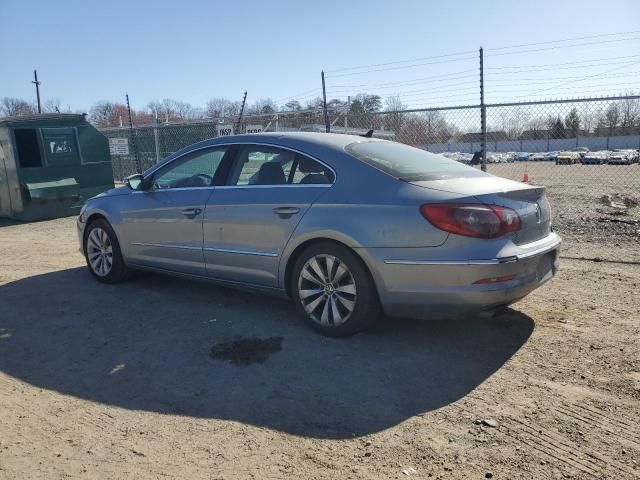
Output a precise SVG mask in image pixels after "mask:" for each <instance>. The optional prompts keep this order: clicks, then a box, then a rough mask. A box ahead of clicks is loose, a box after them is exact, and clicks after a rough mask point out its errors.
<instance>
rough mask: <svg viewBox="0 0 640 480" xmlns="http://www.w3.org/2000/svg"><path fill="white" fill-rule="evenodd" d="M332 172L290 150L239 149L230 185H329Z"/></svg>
mask: <svg viewBox="0 0 640 480" xmlns="http://www.w3.org/2000/svg"><path fill="white" fill-rule="evenodd" d="M333 181H334V175H333V172H332V171H331V170H330V169H329V168H328V167H326V166H324V165H323V164H321V163H319V162H316V161H315V160H313V159H311V158H309V157H306V156H304V155H301V154H299V153H296V152H292V151H290V150H285V149H281V148H277V147H269V146H261V145H249V146H245V147H242V148H241V149H240V151H239V153H238V160H237V162H236V166H235V169H234V172H233V174H232V175H231V180H230V182H229V183H230V184H231V185H304V184H331V183H333Z"/></svg>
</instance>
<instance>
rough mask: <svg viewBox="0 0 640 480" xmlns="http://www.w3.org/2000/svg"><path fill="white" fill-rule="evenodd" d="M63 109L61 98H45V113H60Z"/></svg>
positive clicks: (43, 106)
mask: <svg viewBox="0 0 640 480" xmlns="http://www.w3.org/2000/svg"><path fill="white" fill-rule="evenodd" d="M62 111H63V107H62V106H61V104H60V99H59V98H50V99H48V100H45V102H44V103H43V104H42V112H43V113H60V112H62ZM67 111H68V110H67Z"/></svg>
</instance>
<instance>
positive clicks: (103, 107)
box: [89, 101, 114, 127]
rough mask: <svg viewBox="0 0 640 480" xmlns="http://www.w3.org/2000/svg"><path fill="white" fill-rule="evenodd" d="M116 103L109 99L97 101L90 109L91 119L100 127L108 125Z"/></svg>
mask: <svg viewBox="0 0 640 480" xmlns="http://www.w3.org/2000/svg"><path fill="white" fill-rule="evenodd" d="M113 107H114V104H113V103H112V102H108V101H101V102H96V103H94V104H93V105H92V106H91V110H90V111H89V120H90V121H91V123H93V124H94V125H96V126H98V127H108V126H111V125H109V119H110V117H111V112H112V111H113Z"/></svg>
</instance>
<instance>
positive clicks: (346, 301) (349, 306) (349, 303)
mask: <svg viewBox="0 0 640 480" xmlns="http://www.w3.org/2000/svg"><path fill="white" fill-rule="evenodd" d="M336 296H337V297H338V300H339V301H340V303H341V304H342V305H344V307H345V308H346V309H347V310H349V311H350V312H353V307H355V304H356V303H355V302H354V301H353V300H349V299H347V298H344V297H343V296H342V294H337V295H336Z"/></svg>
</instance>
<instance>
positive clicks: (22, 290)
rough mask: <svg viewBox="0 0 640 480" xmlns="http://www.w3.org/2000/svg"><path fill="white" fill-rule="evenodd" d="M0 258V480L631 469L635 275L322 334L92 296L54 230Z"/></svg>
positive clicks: (140, 290)
mask: <svg viewBox="0 0 640 480" xmlns="http://www.w3.org/2000/svg"><path fill="white" fill-rule="evenodd" d="M0 246H1V248H0V307H1V311H0V478H2V479H20V480H22V479H26V478H29V479H57V478H113V479H116V478H117V479H122V478H131V479H146V478H149V479H156V478H190V479H192V478H193V479H196V478H198V479H199V478H206V479H215V478H225V479H233V478H259V479H262V478H283V477H288V478H326V479H337V478H339V479H342V478H344V479H349V478H351V479H374V478H406V477H411V478H425V479H426V478H442V479H445V478H451V479H454V478H455V479H457V478H477V479H482V478H494V479H506V478H510V479H519V478H527V479H532V478H533V479H552V478H576V479H577V478H580V479H582V478H585V479H587V478H589V479H591V478H594V479H600V478H610V479H627V478H628V479H631V478H638V476H640V425H639V424H638V421H637V419H638V418H639V416H640V345H639V344H638V338H639V333H640V313H639V312H640V300H639V296H638V289H639V287H640V268H639V267H638V266H637V265H625V264H618V263H607V262H588V261H577V260H564V261H563V262H562V265H561V271H560V272H559V274H558V276H557V277H556V278H555V279H554V280H553V281H552V282H550V283H549V284H547V285H546V286H544V287H543V288H542V289H540V290H539V291H537V292H535V293H534V294H532V295H531V296H529V297H528V298H526V299H524V300H523V301H521V302H519V303H518V304H516V305H515V306H514V308H513V309H511V310H509V311H508V312H507V313H505V314H504V315H502V316H500V317H498V318H494V319H483V318H458V319H453V320H449V321H443V322H416V321H409V320H404V321H392V320H387V321H384V322H382V323H381V324H380V325H379V326H378V327H377V328H375V329H374V330H372V331H370V332H367V333H364V334H361V335H358V336H356V337H353V338H350V339H341V340H336V339H327V338H323V337H320V336H318V335H316V334H314V333H312V332H311V331H310V330H308V329H307V328H306V327H305V326H304V325H303V324H302V322H301V321H300V320H299V318H298V317H297V314H296V312H295V310H294V308H293V305H291V304H289V303H288V302H285V301H280V300H276V299H272V298H268V297H261V296H256V295H249V294H246V293H242V292H237V291H233V290H228V289H223V288H218V287H215V286H212V285H209V284H204V283H196V282H191V281H184V280H177V279H173V278H170V277H164V276H160V275H151V274H145V275H138V276H137V277H136V278H135V279H133V280H132V281H131V282H130V283H128V284H124V285H120V286H105V285H100V284H98V283H96V282H95V281H93V280H92V279H91V278H90V276H89V273H88V272H87V271H86V270H85V268H84V267H83V259H82V258H81V257H80V255H79V254H78V250H77V244H76V237H75V231H74V219H72V218H66V219H59V220H54V221H47V222H39V223H33V224H12V223H10V222H4V223H0ZM620 251H621V252H622V253H623V254H624V255H626V256H628V255H629V252H627V253H624V252H623V247H620ZM596 292H597V293H596ZM262 340H264V341H262ZM243 342H248V344H246V343H243ZM243 347H247V348H245V349H244V350H243V349H242V348H243ZM405 472H406V473H405Z"/></svg>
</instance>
